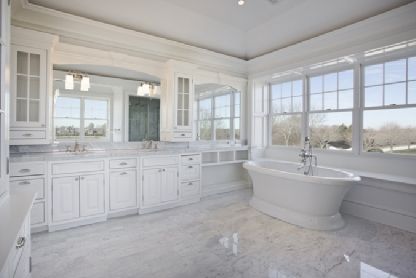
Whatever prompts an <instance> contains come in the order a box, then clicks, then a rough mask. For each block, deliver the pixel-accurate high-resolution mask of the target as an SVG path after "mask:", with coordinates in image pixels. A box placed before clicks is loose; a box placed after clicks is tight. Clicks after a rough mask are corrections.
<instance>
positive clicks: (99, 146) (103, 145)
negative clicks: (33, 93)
mask: <svg viewBox="0 0 416 278" xmlns="http://www.w3.org/2000/svg"><path fill="white" fill-rule="evenodd" d="M155 144H157V148H158V149H161V150H177V149H189V148H210V147H212V148H216V147H230V146H239V145H230V144H226V143H222V144H218V143H214V142H212V143H211V142H154V144H153V147H154V146H155ZM68 146H70V148H73V147H74V143H73V142H65V143H54V144H48V145H21V146H16V145H15V146H10V154H22V153H27V154H30V153H53V152H65V151H66V150H67V147H68ZM83 146H85V149H86V150H88V151H110V150H138V149H143V148H144V143H143V142H128V143H109V142H80V147H81V148H83Z"/></svg>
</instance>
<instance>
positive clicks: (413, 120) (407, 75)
mask: <svg viewBox="0 0 416 278" xmlns="http://www.w3.org/2000/svg"><path fill="white" fill-rule="evenodd" d="M363 80H364V82H363V89H362V90H363V92H364V95H363V97H362V105H361V108H362V110H363V136H362V137H363V140H362V147H363V151H365V152H380V153H401V154H416V57H409V58H403V59H398V60H393V61H387V62H383V63H377V64H370V65H365V66H364V67H363Z"/></svg>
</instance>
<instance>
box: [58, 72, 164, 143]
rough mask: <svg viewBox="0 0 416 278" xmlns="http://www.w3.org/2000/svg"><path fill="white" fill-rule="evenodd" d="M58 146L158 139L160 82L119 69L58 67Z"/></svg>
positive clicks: (148, 76)
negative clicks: (62, 144)
mask: <svg viewBox="0 0 416 278" xmlns="http://www.w3.org/2000/svg"><path fill="white" fill-rule="evenodd" d="M53 74H54V83H53V85H54V101H53V119H52V123H53V136H54V141H55V142H67V141H85V142H138V141H144V140H157V141H158V140H159V138H160V136H159V133H160V99H159V95H160V89H159V86H160V80H159V79H158V78H157V77H155V76H151V75H147V74H144V73H139V72H136V71H131V70H125V69H120V68H115V67H105V66H93V65H59V66H54V71H53Z"/></svg>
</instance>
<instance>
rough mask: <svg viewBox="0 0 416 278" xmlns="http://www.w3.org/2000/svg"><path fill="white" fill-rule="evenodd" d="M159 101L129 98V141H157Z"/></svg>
mask: <svg viewBox="0 0 416 278" xmlns="http://www.w3.org/2000/svg"><path fill="white" fill-rule="evenodd" d="M159 130H160V100H159V99H154V98H146V97H137V96H129V141H130V142H137V141H144V140H153V141H159Z"/></svg>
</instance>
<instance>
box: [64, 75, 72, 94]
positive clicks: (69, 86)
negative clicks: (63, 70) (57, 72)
mask: <svg viewBox="0 0 416 278" xmlns="http://www.w3.org/2000/svg"><path fill="white" fill-rule="evenodd" d="M73 89H74V75H73V74H72V73H67V74H66V75H65V90H73Z"/></svg>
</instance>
